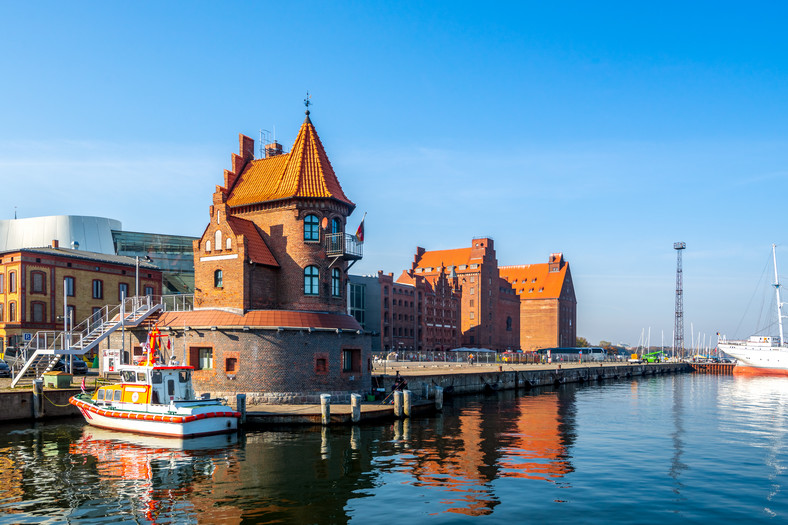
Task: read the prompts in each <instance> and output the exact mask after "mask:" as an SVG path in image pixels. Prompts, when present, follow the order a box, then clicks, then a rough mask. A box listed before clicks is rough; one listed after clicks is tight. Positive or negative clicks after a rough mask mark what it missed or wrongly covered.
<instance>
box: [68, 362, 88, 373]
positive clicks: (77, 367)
mask: <svg viewBox="0 0 788 525" xmlns="http://www.w3.org/2000/svg"><path fill="white" fill-rule="evenodd" d="M71 366H72V368H71V373H72V374H74V375H78V376H84V375H85V374H87V373H88V364H87V363H86V362H85V360H84V359H77V358H75V359H74V363H73V364H72V365H71Z"/></svg>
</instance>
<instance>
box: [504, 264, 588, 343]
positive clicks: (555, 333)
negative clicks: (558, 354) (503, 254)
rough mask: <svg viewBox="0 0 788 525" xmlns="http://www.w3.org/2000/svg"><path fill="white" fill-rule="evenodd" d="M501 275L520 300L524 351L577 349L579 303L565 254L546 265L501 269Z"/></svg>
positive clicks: (521, 341)
mask: <svg viewBox="0 0 788 525" xmlns="http://www.w3.org/2000/svg"><path fill="white" fill-rule="evenodd" d="M500 272H501V276H502V277H503V278H504V279H506V281H507V282H509V283H510V285H511V287H512V288H513V289H514V290H515V291H516V292H517V295H518V296H519V297H520V345H521V347H522V349H523V350H537V349H539V348H554V347H562V346H564V347H566V346H575V339H576V336H577V300H576V298H575V290H574V285H573V284H572V274H571V272H570V271H569V263H568V262H566V261H565V260H564V256H563V254H561V253H552V254H550V258H549V260H548V262H547V263H543V264H526V265H520V266H501V267H500Z"/></svg>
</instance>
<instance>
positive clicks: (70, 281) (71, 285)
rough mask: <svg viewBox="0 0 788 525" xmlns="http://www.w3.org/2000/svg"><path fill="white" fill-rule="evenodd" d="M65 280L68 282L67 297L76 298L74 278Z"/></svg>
mask: <svg viewBox="0 0 788 525" xmlns="http://www.w3.org/2000/svg"><path fill="white" fill-rule="evenodd" d="M63 280H64V281H65V282H66V295H67V296H69V297H74V278H73V277H66V278H64V279H63Z"/></svg>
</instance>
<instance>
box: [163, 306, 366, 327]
mask: <svg viewBox="0 0 788 525" xmlns="http://www.w3.org/2000/svg"><path fill="white" fill-rule="evenodd" d="M158 323H159V327H162V328H163V327H166V326H175V327H183V326H190V327H192V328H205V327H210V326H217V327H221V326H228V327H229V326H234V327H237V326H248V327H250V328H260V327H265V328H272V327H280V326H281V327H283V328H318V329H340V330H354V331H357V330H361V329H362V328H361V325H360V324H358V321H356V319H355V318H354V317H353V316H352V315H348V314H345V313H332V312H301V311H294V310H249V311H248V312H246V313H245V314H243V315H240V314H234V313H231V312H225V311H223V310H212V309H206V310H193V311H190V312H164V313H163V314H161V316H160V317H159V321H158Z"/></svg>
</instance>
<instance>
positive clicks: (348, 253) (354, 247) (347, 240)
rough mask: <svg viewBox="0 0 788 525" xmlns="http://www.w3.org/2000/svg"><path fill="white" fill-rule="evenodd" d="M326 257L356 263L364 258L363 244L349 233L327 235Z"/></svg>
mask: <svg viewBox="0 0 788 525" xmlns="http://www.w3.org/2000/svg"><path fill="white" fill-rule="evenodd" d="M325 243H326V255H327V256H328V257H342V258H343V259H345V260H347V261H358V260H359V259H361V258H362V257H363V256H364V242H363V241H359V240H358V239H357V238H356V236H355V235H350V234H349V233H328V234H326V236H325Z"/></svg>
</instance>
